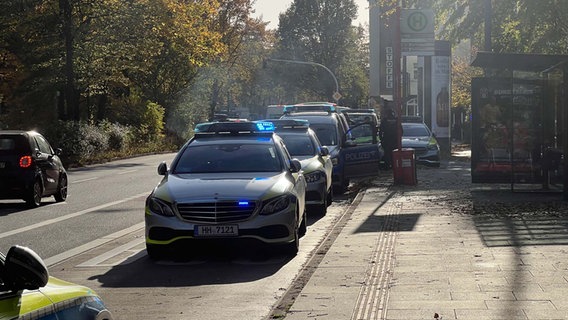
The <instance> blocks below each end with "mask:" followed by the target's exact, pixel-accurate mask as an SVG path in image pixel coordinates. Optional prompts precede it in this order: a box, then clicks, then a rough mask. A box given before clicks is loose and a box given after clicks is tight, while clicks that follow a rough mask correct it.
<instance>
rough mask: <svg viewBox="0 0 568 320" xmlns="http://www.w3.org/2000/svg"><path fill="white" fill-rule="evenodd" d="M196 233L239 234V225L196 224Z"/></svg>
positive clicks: (212, 235) (202, 234) (209, 234)
mask: <svg viewBox="0 0 568 320" xmlns="http://www.w3.org/2000/svg"><path fill="white" fill-rule="evenodd" d="M194 234H195V236H196V237H228V236H238V235H239V226H237V225H219V226H195V230H194Z"/></svg>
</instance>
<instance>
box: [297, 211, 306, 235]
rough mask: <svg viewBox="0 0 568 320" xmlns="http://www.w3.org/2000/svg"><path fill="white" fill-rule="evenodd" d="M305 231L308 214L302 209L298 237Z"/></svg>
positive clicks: (304, 233)
mask: <svg viewBox="0 0 568 320" xmlns="http://www.w3.org/2000/svg"><path fill="white" fill-rule="evenodd" d="M307 231H308V215H307V214H306V211H305V210H304V214H303V215H302V223H300V229H299V230H298V233H299V235H300V237H303V236H305V235H306V232H307Z"/></svg>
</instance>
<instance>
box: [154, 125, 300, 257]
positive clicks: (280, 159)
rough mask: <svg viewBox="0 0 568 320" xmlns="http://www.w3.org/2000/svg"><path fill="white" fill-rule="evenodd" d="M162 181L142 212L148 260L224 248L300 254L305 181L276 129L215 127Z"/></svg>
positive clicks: (199, 136) (163, 169)
mask: <svg viewBox="0 0 568 320" xmlns="http://www.w3.org/2000/svg"><path fill="white" fill-rule="evenodd" d="M158 173H159V174H160V175H163V176H164V177H163V179H162V181H161V182H160V183H159V184H158V185H157V186H156V187H155V188H154V190H153V191H152V193H151V194H150V195H149V196H148V198H147V200H146V207H145V226H146V249H147V252H148V255H149V256H150V258H152V259H161V258H165V257H167V256H168V255H169V254H170V253H176V249H177V250H180V251H179V252H180V253H181V252H183V253H184V255H187V254H188V253H189V254H190V253H191V250H192V248H194V247H193V246H192V245H194V244H197V245H199V244H200V243H209V242H217V241H224V242H227V240H228V242H231V243H234V242H236V241H241V240H242V241H253V242H258V243H263V244H268V245H275V246H279V247H281V249H283V251H284V252H285V253H287V254H290V255H295V254H296V253H297V252H298V248H299V239H300V236H302V235H303V234H304V233H305V232H306V212H305V199H306V181H305V178H304V175H303V174H302V171H301V164H300V161H299V160H297V159H293V158H292V157H291V156H290V154H289V153H288V150H287V149H286V146H285V144H284V141H282V139H281V138H280V137H279V136H278V135H276V134H274V125H273V124H272V123H270V122H218V123H214V124H212V125H211V126H209V127H208V128H207V131H206V132H196V133H195V136H194V137H193V138H191V139H190V140H189V141H188V142H187V143H186V144H185V145H184V146H183V147H182V148H181V149H180V151H179V152H178V154H177V155H176V157H175V158H174V160H173V162H172V164H171V166H170V167H169V168H168V166H167V165H166V163H165V162H163V163H161V164H160V165H159V166H158Z"/></svg>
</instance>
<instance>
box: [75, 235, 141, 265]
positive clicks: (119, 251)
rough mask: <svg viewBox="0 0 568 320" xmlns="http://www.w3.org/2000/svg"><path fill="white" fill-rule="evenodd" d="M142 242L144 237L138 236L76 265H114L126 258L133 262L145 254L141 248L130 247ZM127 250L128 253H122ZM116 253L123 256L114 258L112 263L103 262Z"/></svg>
mask: <svg viewBox="0 0 568 320" xmlns="http://www.w3.org/2000/svg"><path fill="white" fill-rule="evenodd" d="M142 243H144V238H139V239H135V240H132V241H130V242H128V243H126V244H123V245H121V246H118V247H116V248H114V249H112V250H110V251H107V252H105V253H103V254H101V255H99V256H96V257H94V258H92V259H90V260H87V261H85V262H83V263H81V264H79V265H77V267H114V266H116V265H119V264H121V263H123V262H125V261H127V260H129V263H131V262H134V261H136V260H138V259H139V258H141V257H142V256H145V254H143V255H142V251H143V250H142V251H141V250H133V249H132V248H134V247H136V246H138V245H140V244H142ZM127 251H129V254H128V255H126V256H125V255H124V254H123V253H124V252H127ZM118 255H122V256H123V257H122V258H121V259H119V260H117V259H115V260H116V261H114V262H112V263H103V262H105V261H108V260H110V259H112V258H114V257H116V256H118ZM134 256H137V257H136V259H131V258H132V257H134Z"/></svg>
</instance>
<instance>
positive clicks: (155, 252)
mask: <svg viewBox="0 0 568 320" xmlns="http://www.w3.org/2000/svg"><path fill="white" fill-rule="evenodd" d="M146 252H147V253H148V257H149V258H150V259H151V260H154V261H159V260H163V259H165V258H167V257H168V250H167V248H166V247H165V246H157V245H153V244H148V243H147V244H146Z"/></svg>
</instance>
